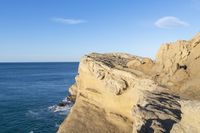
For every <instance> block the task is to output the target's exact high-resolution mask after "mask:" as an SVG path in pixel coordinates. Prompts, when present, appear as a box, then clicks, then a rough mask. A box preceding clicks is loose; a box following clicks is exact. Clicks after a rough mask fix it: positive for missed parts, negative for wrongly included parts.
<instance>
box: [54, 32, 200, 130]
mask: <svg viewBox="0 0 200 133" xmlns="http://www.w3.org/2000/svg"><path fill="white" fill-rule="evenodd" d="M69 91H70V93H71V95H72V97H75V98H76V101H75V104H74V106H73V107H72V109H71V111H70V114H69V116H68V117H67V118H66V119H65V121H64V122H63V123H62V124H61V126H60V127H59V130H58V133H169V132H170V133H200V115H199V114H200V34H198V35H197V36H195V37H194V38H193V39H191V40H189V41H177V42H174V43H169V44H165V45H163V46H161V48H160V50H159V51H158V54H157V56H156V60H155V61H153V60H151V59H149V58H142V57H138V56H132V55H129V54H124V53H113V54H97V53H92V54H89V55H86V56H84V57H83V58H82V59H81V61H80V65H79V70H78V75H77V77H76V83H75V84H74V85H73V86H72V87H71V88H70V90H69Z"/></svg>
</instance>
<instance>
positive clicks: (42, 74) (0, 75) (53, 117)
mask: <svg viewBox="0 0 200 133" xmlns="http://www.w3.org/2000/svg"><path fill="white" fill-rule="evenodd" d="M77 69H78V63H0V133H55V132H56V131H57V129H58V126H59V124H60V123H61V122H62V121H63V120H64V118H65V117H66V115H67V112H68V110H65V111H61V112H60V111H58V112H54V111H53V110H52V107H54V105H56V104H58V103H59V102H60V101H62V100H63V99H64V98H65V97H66V96H67V95H68V92H67V89H68V88H69V87H70V86H71V85H72V84H73V83H74V82H75V81H74V78H75V76H76V74H77Z"/></svg>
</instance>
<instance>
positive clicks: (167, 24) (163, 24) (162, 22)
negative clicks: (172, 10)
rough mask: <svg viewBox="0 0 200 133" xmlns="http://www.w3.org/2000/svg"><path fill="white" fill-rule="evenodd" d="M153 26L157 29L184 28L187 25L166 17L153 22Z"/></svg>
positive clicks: (181, 21)
mask: <svg viewBox="0 0 200 133" xmlns="http://www.w3.org/2000/svg"><path fill="white" fill-rule="evenodd" d="M155 26H156V27H158V28H176V27H186V26H189V24H188V23H187V22H185V21H183V20H181V19H179V18H177V17H174V16H166V17H162V18H160V19H158V20H157V21H156V22H155Z"/></svg>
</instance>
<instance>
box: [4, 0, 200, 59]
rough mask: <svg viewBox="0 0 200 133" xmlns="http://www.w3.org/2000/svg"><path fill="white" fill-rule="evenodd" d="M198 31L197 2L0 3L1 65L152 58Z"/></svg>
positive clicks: (30, 0) (66, 0)
mask: <svg viewBox="0 0 200 133" xmlns="http://www.w3.org/2000/svg"><path fill="white" fill-rule="evenodd" d="M199 31H200V0H0V62H54V61H55V62H60V61H61V62H63V61H64V62H67V61H79V60H80V58H81V57H82V56H83V55H85V54H88V53H91V52H98V53H108V52H125V53H130V54H133V55H139V56H144V57H151V58H155V55H156V52H157V51H158V49H159V47H160V46H161V45H162V44H164V43H167V42H172V41H175V40H178V39H190V38H192V37H193V36H194V35H195V34H197V32H199Z"/></svg>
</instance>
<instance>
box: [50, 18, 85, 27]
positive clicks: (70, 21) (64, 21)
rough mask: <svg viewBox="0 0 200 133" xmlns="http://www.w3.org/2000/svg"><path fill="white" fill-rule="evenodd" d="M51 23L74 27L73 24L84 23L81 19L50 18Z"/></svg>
mask: <svg viewBox="0 0 200 133" xmlns="http://www.w3.org/2000/svg"><path fill="white" fill-rule="evenodd" d="M52 21H54V22H57V23H62V24H68V25H75V24H81V23H85V22H86V21H85V20H81V19H67V18H52Z"/></svg>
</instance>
